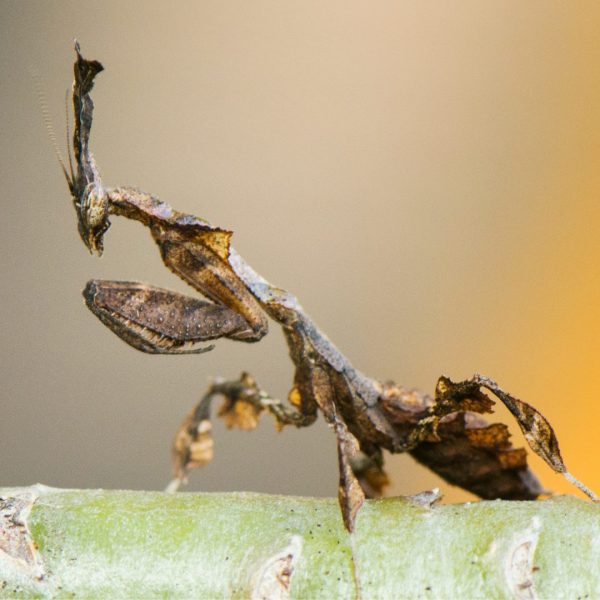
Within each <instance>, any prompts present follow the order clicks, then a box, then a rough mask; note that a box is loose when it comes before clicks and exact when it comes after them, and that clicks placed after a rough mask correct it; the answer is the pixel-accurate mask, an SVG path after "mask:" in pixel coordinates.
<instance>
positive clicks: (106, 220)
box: [63, 43, 598, 531]
mask: <svg viewBox="0 0 600 600" xmlns="http://www.w3.org/2000/svg"><path fill="white" fill-rule="evenodd" d="M75 50H76V53H77V59H76V62H75V67H74V70H75V81H74V84H73V104H74V111H75V127H74V133H73V151H74V159H75V168H73V164H72V161H71V159H70V154H69V167H70V168H69V170H67V169H66V168H65V166H64V165H63V170H64V173H65V176H66V178H67V182H68V184H69V189H70V192H71V195H72V198H73V202H74V206H75V210H76V212H77V217H78V227H79V233H80V235H81V238H82V240H83V242H84V243H85V245H86V246H87V247H88V249H89V250H90V252H91V253H96V254H98V255H101V254H102V251H103V240H104V235H105V233H106V231H107V230H108V228H109V225H110V217H111V216H119V217H125V218H128V219H133V220H136V221H139V222H140V223H141V224H142V225H143V226H144V227H146V228H147V229H149V231H150V234H151V235H152V238H153V239H154V241H155V242H156V244H157V245H158V248H159V251H160V255H161V258H162V260H163V262H164V264H165V265H166V266H167V267H168V268H169V269H170V270H171V271H172V272H173V273H175V274H176V275H177V276H179V277H180V278H181V279H183V280H184V281H185V282H187V283H188V284H190V285H191V286H192V287H193V288H194V289H195V290H196V291H198V292H200V293H201V294H202V295H203V296H204V297H205V298H206V299H207V300H201V299H197V298H193V297H188V296H185V295H183V294H180V293H176V292H172V291H169V290H165V289H160V288H157V287H153V286H149V285H145V284H141V283H133V282H123V281H103V280H92V281H89V282H88V284H87V285H86V287H85V290H84V292H83V295H84V297H85V301H86V304H87V306H88V308H89V309H90V310H91V311H92V312H93V313H94V314H95V315H96V316H97V317H98V318H99V319H100V320H101V321H102V323H104V325H106V326H107V327H109V328H110V329H111V330H112V331H113V332H114V333H115V334H117V335H118V336H119V337H120V338H121V339H122V340H124V341H125V342H127V343H128V344H129V345H130V346H133V347H134V348H136V349H137V350H141V351H142V352H148V353H152V354H189V353H197V354H200V353H202V352H207V351H208V350H210V349H212V347H213V346H212V345H208V346H205V345H204V344H206V343H207V342H210V341H212V340H216V339H219V338H229V339H231V340H236V341H241V342H258V341H259V340H260V339H261V338H262V337H263V336H264V335H266V333H267V331H268V325H269V321H272V322H274V323H276V324H277V325H278V326H280V327H281V328H282V330H283V333H284V336H285V339H286V341H287V344H288V348H289V354H290V358H291V360H292V362H293V364H294V367H295V374H294V381H293V386H292V389H291V391H290V393H289V396H288V399H287V402H282V401H280V400H277V399H275V398H272V397H271V396H270V395H269V394H268V393H267V392H265V391H264V390H263V389H262V388H261V387H259V385H258V384H257V382H256V381H255V380H254V378H253V377H252V376H251V375H249V374H247V373H243V374H242V375H241V376H240V378H239V379H237V380H233V381H216V382H215V383H213V384H212V385H211V386H210V388H209V390H208V391H207V393H206V394H205V395H204V397H203V398H202V399H201V400H200V403H199V404H198V405H197V407H196V408H195V409H194V410H193V411H192V412H191V413H190V414H189V415H188V417H187V418H186V420H185V421H184V423H183V424H182V426H181V428H180V429H179V431H178V432H177V435H176V437H175V441H174V444H173V465H174V480H173V483H172V485H171V489H175V488H176V487H177V486H178V485H179V483H182V482H184V481H185V480H186V478H187V475H188V473H189V471H190V470H191V469H193V468H195V467H198V466H201V465H203V464H205V463H207V462H208V461H210V460H211V458H212V439H211V425H210V409H211V403H212V401H213V400H214V399H215V398H217V397H220V398H223V399H224V403H223V405H222V406H221V408H220V411H219V415H220V416H221V417H223V418H224V419H225V421H226V423H227V425H228V426H230V427H240V428H244V429H251V428H253V427H255V426H256V424H257V422H258V419H259V417H260V415H261V413H263V412H265V411H266V412H268V413H271V415H272V416H273V417H274V418H275V420H276V423H277V425H278V426H279V427H284V426H286V425H291V426H294V427H307V426H309V425H311V424H312V423H314V421H315V420H316V419H317V415H318V413H319V412H320V413H321V414H322V416H323V417H324V419H325V420H326V422H327V424H328V425H329V426H330V428H331V429H332V430H333V433H334V435H335V437H336V440H337V454H338V462H339V488H338V489H339V492H338V496H339V502H340V506H341V511H342V516H343V520H344V524H345V526H346V528H347V529H348V530H349V531H352V530H353V527H354V523H355V518H356V514H357V512H358V510H359V509H360V507H361V505H362V503H363V501H364V499H365V497H366V496H377V495H379V494H380V493H381V491H382V489H383V487H384V486H385V484H386V483H387V481H388V479H387V475H386V473H385V471H384V469H383V454H382V452H383V450H387V451H389V452H392V453H398V452H408V453H409V454H411V455H412V456H413V457H414V458H415V459H416V460H417V461H419V462H420V463H422V464H423V465H425V466H427V467H428V468H430V469H431V470H432V471H434V472H436V473H437V474H439V475H440V476H441V477H443V478H444V479H445V480H447V481H448V482H450V483H452V484H454V485H458V486H461V487H463V488H464V489H467V490H469V491H471V492H473V493H474V494H476V495H478V496H480V497H482V498H505V499H535V498H537V497H539V496H540V495H541V494H542V493H543V489H542V487H541V486H540V484H539V482H538V480H537V479H536V477H535V476H534V475H533V473H532V472H531V471H530V470H529V468H528V466H527V458H526V452H525V450H524V449H522V448H514V447H513V446H512V445H511V443H510V441H509V433H508V430H507V427H506V426H505V425H502V424H488V423H487V422H486V421H485V420H484V419H483V418H482V417H481V416H480V415H481V414H482V413H489V412H492V407H493V406H494V403H495V400H494V398H495V399H496V400H499V401H500V402H502V403H503V404H504V405H505V406H506V407H507V408H508V409H509V411H510V412H511V413H512V415H513V416H514V417H515V419H516V420H517V422H518V423H519V426H520V427H521V430H522V431H523V433H524V436H525V439H526V440H527V442H528V444H529V445H530V447H531V448H532V450H533V451H534V452H536V453H537V454H538V455H540V456H541V457H542V458H543V459H544V460H545V461H546V462H547V463H548V464H549V465H550V467H551V468H552V469H553V470H554V471H557V472H559V473H562V474H564V476H565V477H567V478H568V479H569V480H570V481H571V482H572V483H574V484H575V485H576V486H577V487H579V488H580V489H581V490H582V491H584V492H585V493H586V494H587V495H588V496H590V497H591V498H593V499H594V500H598V498H597V497H596V496H595V495H594V493H593V492H592V491H591V490H589V489H588V488H587V487H586V486H585V485H583V484H582V483H580V482H579V481H577V480H576V479H575V478H574V477H573V476H572V475H571V474H570V473H569V472H568V471H567V469H566V466H565V464H564V462H563V460H562V458H561V455H560V451H559V448H558V441H557V438H556V436H555V434H554V431H553V430H552V428H551V426H550V424H549V423H548V421H547V420H546V419H545V418H544V417H543V416H542V415H541V414H540V413H539V412H538V411H537V410H536V409H535V408H533V407H532V406H530V405H529V404H527V403H525V402H523V401H521V400H519V399H517V398H515V397H514V396H511V395H509V394H507V393H506V392H504V391H503V390H502V389H501V388H500V387H499V386H498V385H497V384H496V383H495V382H493V381H492V380H490V379H489V378H487V377H484V376H482V375H475V376H473V377H472V378H471V379H468V380H466V381H461V382H458V383H456V382H453V381H451V380H450V379H448V378H447V377H440V379H439V380H438V382H437V385H436V387H435V393H434V394H433V395H428V394H426V393H423V392H420V391H417V390H409V389H407V388H404V387H402V386H399V385H396V384H394V383H380V382H378V381H376V380H374V379H372V378H370V377H367V376H366V375H364V374H362V373H361V372H359V371H358V370H356V369H355V368H354V367H353V366H352V365H351V364H350V362H349V361H348V359H347V358H346V357H345V356H344V355H343V354H342V353H341V352H340V351H339V350H338V349H337V348H336V347H335V346H334V345H333V343H332V342H331V341H330V340H329V339H328V338H327V337H326V336H325V335H324V334H323V333H322V332H321V331H320V330H319V328H318V327H317V326H316V324H315V323H314V322H313V321H312V320H311V319H310V317H309V316H308V315H307V314H306V313H305V312H304V311H303V309H302V307H301V306H300V304H299V302H298V300H297V299H296V298H295V297H294V296H293V295H292V294H290V293H289V292H287V291H285V290H283V289H280V288H278V287H276V286H274V285H271V284H270V283H269V282H268V281H266V280H265V279H264V278H263V277H261V276H260V275H259V274H258V273H256V272H255V271H254V270H253V269H252V267H251V266H250V265H248V264H247V263H246V262H245V261H244V259H243V258H242V257H241V256H240V255H239V254H238V253H237V252H236V251H235V249H234V248H233V247H232V246H231V243H230V242H231V236H232V232H231V231H227V230H225V229H221V228H219V227H215V226H213V225H211V224H210V223H209V222H208V221H205V220H203V219H201V218H198V217H195V216H193V215H188V214H184V213H180V212H178V211H176V210H174V209H173V208H171V207H170V206H169V205H168V204H166V203H165V202H162V201H160V200H159V199H158V198H156V197H154V196H152V195H150V194H147V193H145V192H142V191H140V190H138V189H135V188H131V187H117V188H107V187H104V185H103V184H102V181H101V179H100V176H99V173H98V169H97V168H96V165H95V162H94V159H93V156H92V154H91V153H90V150H89V138H90V130H91V126H92V116H93V108H94V105H93V102H92V99H91V97H90V92H91V90H92V87H93V84H94V80H95V77H96V76H97V75H98V73H100V72H101V71H102V70H103V66H102V65H101V64H100V63H99V62H97V61H89V60H86V59H84V58H83V56H82V55H81V52H80V48H79V45H78V44H77V43H76V46H75Z"/></svg>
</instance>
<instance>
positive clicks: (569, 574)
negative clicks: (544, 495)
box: [0, 486, 600, 599]
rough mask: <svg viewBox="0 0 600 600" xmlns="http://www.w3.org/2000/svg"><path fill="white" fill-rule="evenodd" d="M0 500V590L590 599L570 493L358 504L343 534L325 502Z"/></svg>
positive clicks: (105, 497) (588, 530)
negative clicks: (352, 525) (539, 498)
mask: <svg viewBox="0 0 600 600" xmlns="http://www.w3.org/2000/svg"><path fill="white" fill-rule="evenodd" d="M0 497H1V498H2V501H1V502H0V505H1V507H0V597H2V598H11V597H18V598H33V597H56V598H67V597H82V596H83V597H86V598H155V597H169V598H288V597H291V598H310V599H314V598H326V599H330V598H357V597H361V598H363V599H366V598H390V599H392V598H393V599H398V598H524V599H534V598H552V599H557V598H569V599H572V598H599V597H600V506H598V505H594V504H591V503H589V502H584V501H581V500H578V499H575V498H573V497H568V496H562V497H556V498H553V499H551V500H548V501H543V502H507V501H493V502H474V503H468V504H461V505H439V506H430V505H429V503H428V498H427V497H422V498H421V500H420V502H419V501H418V499H412V500H411V499H406V498H389V499H385V500H378V501H368V502H367V503H366V504H365V505H364V507H363V508H362V509H361V510H360V512H359V515H358V520H357V526H356V531H355V533H354V534H353V535H352V536H350V535H349V534H348V533H347V532H346V530H345V529H344V527H343V524H342V520H341V516H340V512H339V507H338V505H337V503H336V501H335V500H333V499H319V498H297V497H282V496H268V495H261V494H251V493H233V494H201V493H179V494H166V493H162V492H133V491H105V490H57V489H52V488H46V487H44V486H32V487H31V488H12V489H9V488H4V489H0ZM429 499H431V498H429ZM19 502H21V504H20V505H19ZM26 505H29V506H30V508H31V512H30V514H28V515H27V509H26V508H25V509H23V506H26ZM15 506H20V509H19V510H20V512H19V510H16V508H15ZM21 509H22V510H21ZM16 534H19V535H21V536H22V537H21V539H20V541H21V542H23V540H24V539H25V538H27V536H28V535H30V536H31V539H29V540H28V542H31V543H32V544H34V546H31V547H30V556H29V555H27V552H26V550H24V548H25V546H22V545H21V546H19V545H18V543H16V545H15V543H13V545H12V546H10V544H9V542H8V541H7V540H9V538H10V536H11V535H12V536H13V538H14V536H15V535H16ZM13 538H10V539H13ZM13 542H14V539H13ZM11 548H12V549H11ZM15 548H17V549H18V548H20V550H15ZM19 552H21V555H20V556H21V558H19V557H18V556H17V557H16V558H15V555H18V554H19ZM11 554H12V555H13V556H12V558H11V556H10V555H11ZM23 557H25V558H23Z"/></svg>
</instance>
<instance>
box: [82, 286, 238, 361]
mask: <svg viewBox="0 0 600 600" xmlns="http://www.w3.org/2000/svg"><path fill="white" fill-rule="evenodd" d="M83 296H84V298H85V302H86V304H87V306H88V308H89V309H90V310H91V311H92V312H93V313H94V314H95V315H96V316H97V317H98V318H99V319H100V320H101V321H102V322H103V323H104V324H105V325H106V326H107V327H109V328H110V329H111V330H112V331H113V332H114V333H116V334H117V335H118V336H119V337H120V338H121V339H122V340H123V341H125V342H127V343H128V344H129V345H130V346H133V347H134V348H136V349H138V350H141V351H143V352H148V353H151V354H182V353H201V352H207V351H208V350H211V349H212V347H213V346H209V347H206V348H195V347H194V346H195V345H196V344H198V343H200V342H205V341H207V340H213V339H216V338H218V337H223V332H224V331H226V332H227V334H226V336H227V337H232V338H235V337H236V336H238V335H240V334H241V333H242V332H243V331H245V329H246V328H247V324H246V322H245V321H244V319H243V318H242V317H241V316H240V315H239V314H238V313H236V312H234V311H232V310H231V309H229V308H227V307H226V306H223V305H220V304H213V303H212V302H206V301H203V300H199V299H197V298H191V297H188V296H185V295H183V294H179V293H177V292H172V291H169V290H163V289H160V288H157V287H154V286H150V285H145V284H142V283H135V282H128V281H103V280H98V279H93V280H91V281H89V282H88V283H87V285H86V287H85V289H84V290H83Z"/></svg>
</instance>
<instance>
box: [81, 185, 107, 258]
mask: <svg viewBox="0 0 600 600" xmlns="http://www.w3.org/2000/svg"><path fill="white" fill-rule="evenodd" d="M75 208H76V210H77V219H78V229H79V235H80V236H81V239H82V240H83V242H84V244H85V245H86V246H87V248H88V250H89V251H90V253H92V254H93V253H96V254H97V255H98V256H102V252H103V250H104V245H103V237H104V234H105V233H106V231H107V230H108V228H109V227H110V221H109V219H108V197H107V195H106V193H105V192H104V190H102V188H99V187H97V186H96V185H94V184H90V185H88V186H87V188H86V190H85V193H84V194H83V197H82V199H81V200H76V201H75Z"/></svg>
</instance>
